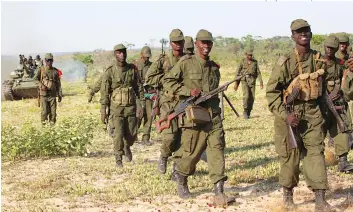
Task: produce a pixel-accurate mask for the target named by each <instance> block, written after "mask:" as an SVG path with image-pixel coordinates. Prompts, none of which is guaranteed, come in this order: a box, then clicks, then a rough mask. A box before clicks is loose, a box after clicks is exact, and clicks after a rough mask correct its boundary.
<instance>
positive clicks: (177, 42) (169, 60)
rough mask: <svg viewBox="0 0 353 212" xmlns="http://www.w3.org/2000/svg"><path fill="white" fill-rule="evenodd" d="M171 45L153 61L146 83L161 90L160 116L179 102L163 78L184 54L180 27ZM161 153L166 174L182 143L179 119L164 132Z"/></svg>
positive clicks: (170, 35)
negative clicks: (165, 84)
mask: <svg viewBox="0 0 353 212" xmlns="http://www.w3.org/2000/svg"><path fill="white" fill-rule="evenodd" d="M169 40H170V46H171V47H172V50H171V51H170V52H169V53H168V54H165V55H164V54H162V55H161V56H160V57H159V59H158V60H157V61H155V62H154V63H152V65H151V67H150V68H149V69H148V72H147V75H146V79H145V83H146V85H147V86H149V87H151V88H154V89H158V90H159V101H158V104H159V108H160V117H165V116H167V115H169V113H170V112H171V111H173V109H174V108H175V106H176V105H177V104H178V101H177V98H176V97H175V96H174V94H173V93H170V92H169V91H168V90H166V89H164V86H163V78H164V76H165V74H166V73H168V72H169V70H171V69H172V67H173V66H174V65H175V64H176V63H177V62H178V61H179V59H180V58H181V57H182V56H183V55H184V53H183V48H184V35H183V32H182V31H181V30H180V29H173V30H172V31H171V33H170V34H169ZM162 134H163V136H162V139H163V140H162V146H161V154H160V158H159V163H158V170H159V171H160V173H162V174H165V172H166V169H167V160H168V157H170V156H172V153H173V152H175V151H176V150H177V149H178V148H179V145H180V132H179V129H178V126H177V121H176V120H173V121H172V123H171V127H170V128H169V129H166V130H164V131H163V132H162Z"/></svg>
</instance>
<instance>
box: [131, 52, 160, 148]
mask: <svg viewBox="0 0 353 212" xmlns="http://www.w3.org/2000/svg"><path fill="white" fill-rule="evenodd" d="M140 54H141V58H140V59H138V60H137V61H136V62H135V65H136V67H137V70H138V71H139V74H140V76H141V79H142V83H143V84H144V79H145V78H146V75H147V70H148V69H149V67H150V66H151V64H152V62H151V61H150V58H151V57H152V53H151V49H150V47H148V46H144V47H143V48H142V49H141V53H140ZM144 90H145V93H144V97H145V104H146V105H145V107H144V111H143V117H142V118H143V136H142V144H144V145H146V146H151V145H152V143H151V142H150V133H151V126H152V116H151V113H152V106H153V101H154V100H156V92H155V91H153V90H151V89H148V86H147V89H144ZM141 123H142V119H141V120H140V121H139V127H140V124H141Z"/></svg>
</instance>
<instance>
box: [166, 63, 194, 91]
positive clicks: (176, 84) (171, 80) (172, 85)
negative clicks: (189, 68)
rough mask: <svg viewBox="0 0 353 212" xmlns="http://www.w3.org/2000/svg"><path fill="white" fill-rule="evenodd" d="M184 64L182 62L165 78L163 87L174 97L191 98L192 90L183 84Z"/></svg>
mask: <svg viewBox="0 0 353 212" xmlns="http://www.w3.org/2000/svg"><path fill="white" fill-rule="evenodd" d="M183 69H184V67H183V63H181V62H180V61H179V62H178V63H177V64H176V65H175V66H174V67H173V68H172V69H171V70H170V71H169V72H168V74H166V75H165V76H164V79H163V87H164V89H165V90H168V91H171V92H172V93H173V94H174V95H178V96H190V88H188V87H186V86H185V85H184V84H183V83H181V82H182V77H183V71H182V70H183Z"/></svg>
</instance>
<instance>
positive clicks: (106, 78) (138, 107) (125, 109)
mask: <svg viewBox="0 0 353 212" xmlns="http://www.w3.org/2000/svg"><path fill="white" fill-rule="evenodd" d="M113 51H114V57H115V59H116V62H115V63H114V64H112V65H111V66H110V67H108V69H107V70H106V71H105V72H104V75H103V80H102V85H101V100H100V103H101V121H102V122H103V123H106V121H107V118H108V117H107V112H106V111H107V109H108V107H109V108H110V114H111V119H112V123H113V127H114V136H113V144H114V154H115V162H116V166H117V167H118V168H121V167H123V163H122V156H123V155H125V159H126V161H127V162H130V161H131V160H132V153H131V150H130V147H131V146H132V145H133V144H134V141H135V140H136V137H137V128H138V126H137V124H138V118H141V116H142V106H143V105H144V98H143V88H142V83H141V77H140V75H139V73H138V70H137V68H136V66H135V65H134V64H130V63H127V62H126V57H127V53H126V47H125V46H124V45H123V44H118V45H116V46H114V49H113Z"/></svg>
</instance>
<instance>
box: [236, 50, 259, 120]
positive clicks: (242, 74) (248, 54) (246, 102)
mask: <svg viewBox="0 0 353 212" xmlns="http://www.w3.org/2000/svg"><path fill="white" fill-rule="evenodd" d="M235 78H236V79H237V81H236V82H235V84H234V90H235V91H237V90H238V86H239V83H240V82H241V85H242V91H243V108H244V113H243V116H244V118H245V119H249V117H250V113H251V110H252V109H253V105H254V101H255V85H256V79H257V78H259V81H260V88H261V89H263V82H262V76H261V72H260V69H259V65H258V64H257V60H255V59H254V58H253V49H252V48H250V47H249V48H246V49H245V58H244V59H243V60H242V61H241V62H240V64H239V67H238V69H237V73H236V76H235Z"/></svg>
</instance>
